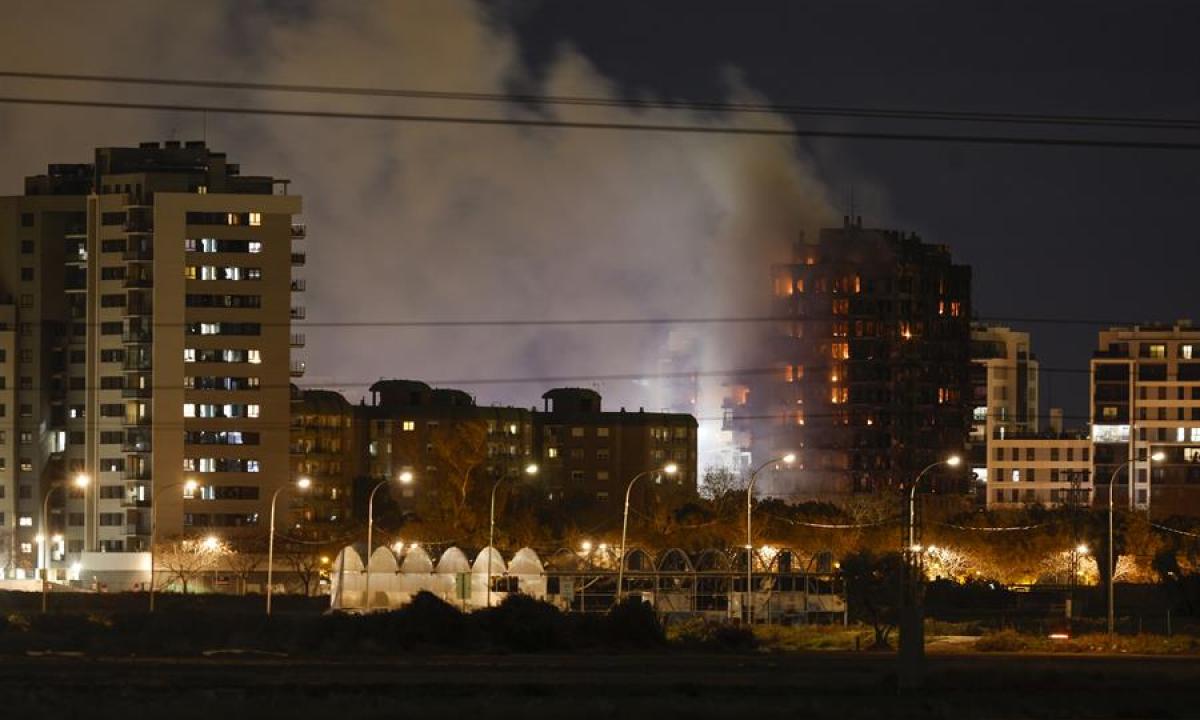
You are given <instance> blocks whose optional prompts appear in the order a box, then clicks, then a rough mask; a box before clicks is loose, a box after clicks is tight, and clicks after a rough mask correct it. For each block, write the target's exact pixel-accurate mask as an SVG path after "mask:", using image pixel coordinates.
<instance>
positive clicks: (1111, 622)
mask: <svg viewBox="0 0 1200 720" xmlns="http://www.w3.org/2000/svg"><path fill="white" fill-rule="evenodd" d="M1166 457H1167V456H1166V455H1165V454H1163V452H1162V451H1161V450H1160V451H1159V452H1156V453H1154V454H1153V455H1151V456H1150V462H1162V461H1163V460H1165V459H1166ZM1134 462H1136V460H1126V461H1125V462H1123V463H1121V464H1120V465H1118V466H1117V469H1116V470H1113V474H1112V477H1111V478H1109V480H1108V644H1109V646H1111V645H1112V644H1113V634H1114V632H1115V630H1114V628H1115V626H1116V623H1115V617H1114V607H1115V606H1114V605H1113V586H1114V585H1115V584H1116V583H1115V580H1114V578H1113V576H1114V575H1116V572H1117V566H1116V563H1115V562H1114V555H1113V485H1116V484H1117V475H1119V474H1120V472H1121V470H1122V469H1124V468H1126V467H1129V466H1130V465H1132V464H1133V463H1134ZM1129 495H1130V499H1132V497H1133V478H1132V477H1130V478H1129Z"/></svg>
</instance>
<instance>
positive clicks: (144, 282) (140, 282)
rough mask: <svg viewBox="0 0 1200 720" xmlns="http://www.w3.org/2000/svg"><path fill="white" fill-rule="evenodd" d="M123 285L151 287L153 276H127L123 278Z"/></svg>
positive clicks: (127, 286) (128, 286)
mask: <svg viewBox="0 0 1200 720" xmlns="http://www.w3.org/2000/svg"><path fill="white" fill-rule="evenodd" d="M124 287H126V288H152V287H154V280H153V278H148V277H129V278H125V284H124Z"/></svg>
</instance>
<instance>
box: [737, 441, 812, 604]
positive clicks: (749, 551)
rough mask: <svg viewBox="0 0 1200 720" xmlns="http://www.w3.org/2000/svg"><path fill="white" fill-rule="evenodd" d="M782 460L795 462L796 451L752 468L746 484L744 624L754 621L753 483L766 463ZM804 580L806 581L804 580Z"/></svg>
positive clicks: (785, 462) (788, 462) (771, 463)
mask: <svg viewBox="0 0 1200 720" xmlns="http://www.w3.org/2000/svg"><path fill="white" fill-rule="evenodd" d="M779 462H782V463H784V464H786V465H791V464H792V463H794V462H796V453H788V454H786V455H783V456H780V457H777V458H774V459H772V460H768V461H766V462H765V463H763V464H762V465H759V466H758V467H757V468H755V469H754V472H752V473H750V482H749V483H748V484H747V485H746V624H747V625H749V624H752V623H753V622H754V591H753V589H752V587H753V585H752V583H753V582H754V536H753V534H752V518H751V515H752V511H753V508H754V483H755V481H756V480H758V474H759V473H760V472H762V471H763V469H764V468H766V467H767V466H768V465H774V464H775V463H779ZM805 582H808V581H807V580H805Z"/></svg>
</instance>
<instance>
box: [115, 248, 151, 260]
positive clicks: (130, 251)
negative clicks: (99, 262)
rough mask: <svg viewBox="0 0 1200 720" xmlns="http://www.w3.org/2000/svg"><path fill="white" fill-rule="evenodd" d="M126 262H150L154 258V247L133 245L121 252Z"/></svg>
mask: <svg viewBox="0 0 1200 720" xmlns="http://www.w3.org/2000/svg"><path fill="white" fill-rule="evenodd" d="M121 257H122V258H123V259H124V260H125V261H126V262H149V261H150V260H153V259H154V248H153V247H131V248H126V250H125V252H123V253H121Z"/></svg>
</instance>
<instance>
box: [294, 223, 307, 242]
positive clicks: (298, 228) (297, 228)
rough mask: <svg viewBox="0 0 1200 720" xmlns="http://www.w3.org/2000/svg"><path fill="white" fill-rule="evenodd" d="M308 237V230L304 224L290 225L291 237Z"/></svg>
mask: <svg viewBox="0 0 1200 720" xmlns="http://www.w3.org/2000/svg"><path fill="white" fill-rule="evenodd" d="M307 235H308V228H307V227H306V226H305V225H304V223H292V237H294V238H302V237H306V236H307Z"/></svg>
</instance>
